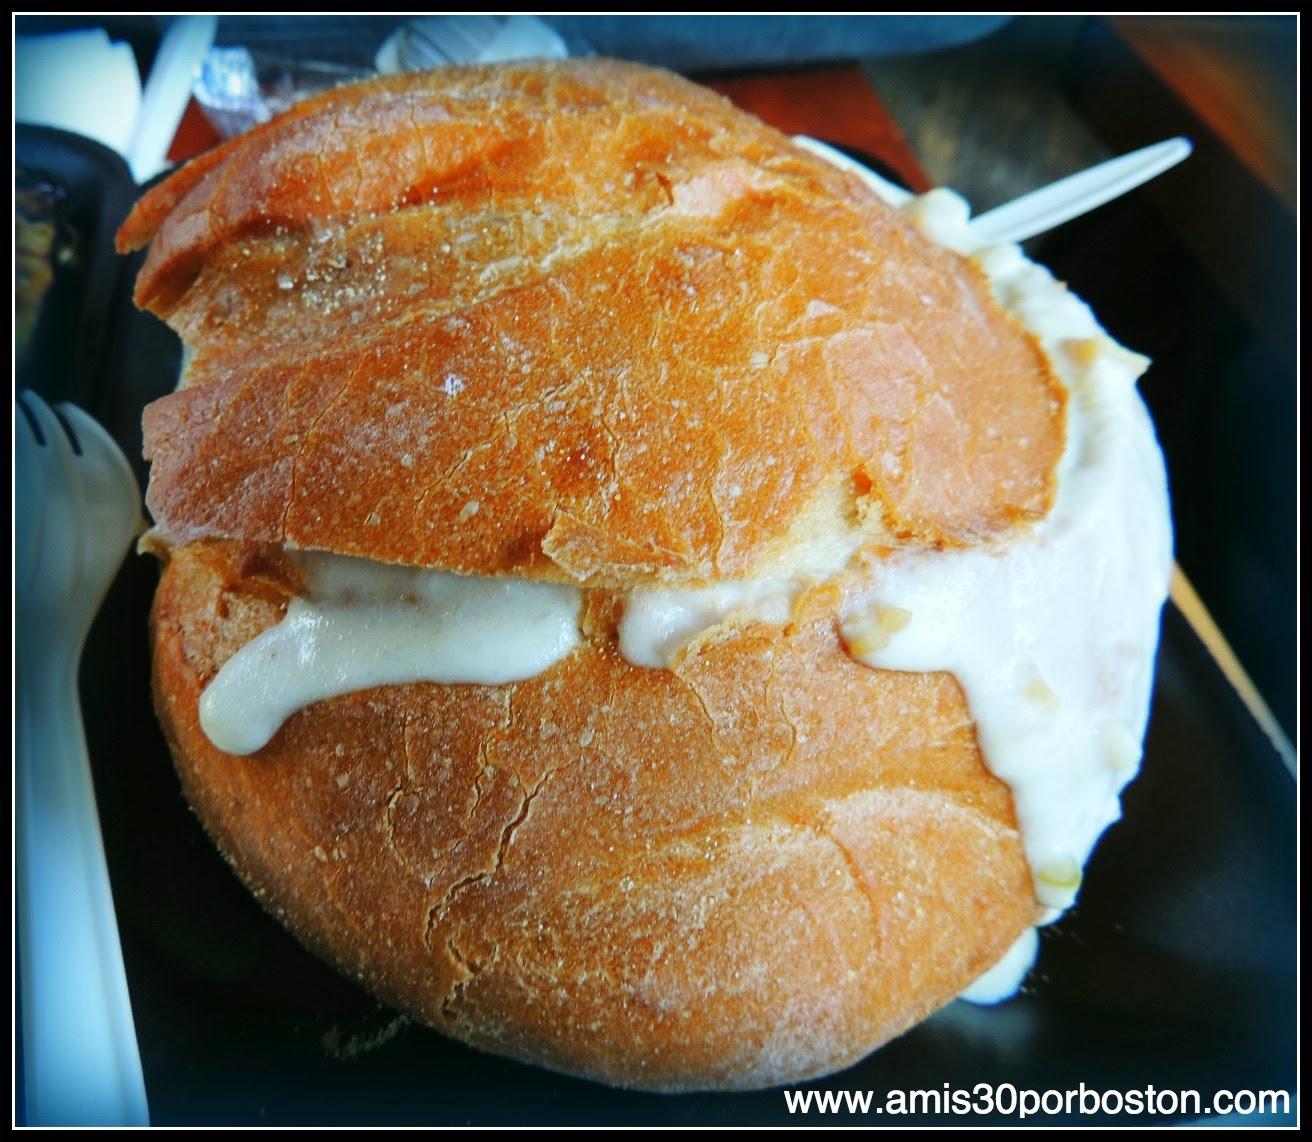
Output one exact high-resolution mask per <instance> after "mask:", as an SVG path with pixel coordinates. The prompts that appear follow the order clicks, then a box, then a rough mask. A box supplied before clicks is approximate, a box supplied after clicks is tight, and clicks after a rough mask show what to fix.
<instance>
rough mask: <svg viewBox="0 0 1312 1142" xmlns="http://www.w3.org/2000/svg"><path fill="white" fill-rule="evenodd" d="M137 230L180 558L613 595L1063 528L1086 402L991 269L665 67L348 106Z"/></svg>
mask: <svg viewBox="0 0 1312 1142" xmlns="http://www.w3.org/2000/svg"><path fill="white" fill-rule="evenodd" d="M147 242H149V243H150V252H149V255H148V257H147V260H146V264H145V268H144V270H143V272H142V275H141V277H140V279H139V282H138V287H137V297H138V300H139V302H141V303H142V304H143V305H147V306H149V307H150V308H152V309H154V310H155V311H156V312H157V313H159V314H160V315H161V316H162V317H164V318H166V319H167V320H168V321H169V322H170V323H171V324H172V325H173V326H174V327H175V328H176V329H177V330H178V331H179V333H180V334H181V335H182V337H183V339H184V340H185V341H186V342H187V343H188V345H189V346H190V347H191V349H192V350H194V354H195V355H194V359H193V360H192V363H191V365H190V367H189V371H188V375H187V378H186V383H185V386H184V387H183V388H182V389H181V390H180V391H179V392H177V393H175V394H172V395H170V396H168V397H166V398H165V399H163V400H161V401H159V402H157V403H156V404H154V405H152V406H151V407H150V409H149V410H148V411H147V415H146V424H145V430H146V448H147V453H148V455H149V456H150V457H151V459H152V460H153V473H152V480H151V490H150V495H149V503H150V507H151V510H152V512H153V513H154V516H155V518H156V521H157V522H158V524H159V525H160V526H161V528H162V529H163V530H164V531H165V532H166V533H167V534H168V535H169V536H170V537H171V538H172V539H173V540H174V541H175V542H189V541H191V540H193V539H196V538H200V537H202V536H226V537H232V538H247V539H256V540H261V541H268V542H275V543H285V544H289V545H292V546H298V547H304V548H324V549H329V550H336V551H340V552H343V553H348V554H355V555H365V556H369V557H372V558H375V559H380V560H384V561H388V562H395V563H407V564H413V565H417V566H435V567H444V568H447V569H450V570H455V571H462V572H470V573H481V574H519V575H527V576H537V577H551V578H557V579H567V580H573V581H577V582H586V583H590V584H599V585H609V586H622V585H625V584H628V583H631V582H633V581H637V580H645V581H662V582H705V581H711V580H714V579H720V578H741V577H745V576H748V575H753V574H763V573H767V572H768V573H776V572H777V571H778V570H779V568H781V567H782V568H784V569H787V568H788V567H789V566H791V565H792V564H793V563H795V562H796V558H797V556H798V553H799V552H800V551H803V550H804V549H805V548H806V546H807V545H809V544H811V543H812V542H813V541H814V539H815V537H816V536H817V535H820V534H824V535H826V536H829V537H832V536H833V535H834V534H835V533H839V532H846V533H850V534H851V536H852V537H854V538H855V539H859V540H865V541H874V542H880V543H884V544H887V545H891V546H896V545H900V544H917V545H934V546H952V545H961V544H968V543H975V542H983V541H988V540H990V539H993V538H996V537H998V536H1000V535H1002V534H1003V533H1005V532H1006V531H1007V530H1008V529H1009V528H1012V527H1013V526H1015V525H1017V524H1018V523H1023V522H1024V521H1029V520H1033V519H1035V518H1037V517H1039V516H1042V515H1043V514H1044V513H1045V512H1046V511H1047V510H1048V508H1049V506H1050V504H1051V498H1052V494H1053V488H1054V475H1053V474H1054V470H1055V467H1056V464H1057V461H1058V459H1059V457H1060V454H1061V450H1062V442H1063V414H1064V405H1063V402H1064V395H1063V390H1062V388H1061V386H1060V385H1059V384H1058V383H1057V382H1056V381H1055V380H1054V378H1053V376H1052V374H1051V371H1050V369H1049V367H1048V365H1047V363H1046V361H1045V359H1044V358H1043V356H1042V354H1041V353H1040V351H1039V350H1038V348H1037V346H1036V345H1035V344H1034V343H1033V341H1032V339H1031V338H1030V337H1029V335H1028V334H1026V333H1025V331H1024V330H1022V329H1021V328H1020V326H1019V325H1018V324H1017V323H1016V322H1015V321H1013V320H1012V319H1011V318H1010V317H1008V316H1007V315H1005V314H1003V313H1002V311H1001V310H1000V309H999V308H998V307H997V305H995V304H994V303H993V301H992V300H991V298H990V297H989V292H988V286H987V283H986V281H985V280H984V278H983V276H982V275H981V274H980V272H979V271H978V269H977V268H976V267H975V266H974V265H973V264H972V263H971V262H969V261H968V260H966V259H963V258H960V257H958V256H957V255H955V254H953V253H951V252H949V251H946V250H943V249H940V248H938V247H935V246H933V245H932V244H931V243H929V242H928V241H926V240H925V238H924V237H923V236H922V235H921V234H920V232H919V231H918V230H917V229H915V227H914V226H912V225H911V224H910V223H908V222H907V221H906V220H904V219H903V218H902V217H900V216H899V215H897V214H896V213H895V212H893V211H891V210H889V209H888V208H887V207H885V206H884V205H883V204H882V203H880V202H879V201H878V200H877V199H876V198H875V196H874V195H873V194H872V192H871V191H870V190H869V189H868V188H866V187H865V186H864V185H863V184H862V183H861V182H860V181H859V180H857V179H855V178H853V177H852V176H851V175H848V174H846V173H843V172H840V171H837V170H835V169H833V168H832V167H830V166H829V165H828V164H826V163H824V162H822V161H820V160H819V159H817V158H815V157H813V156H811V155H810V154H808V153H806V152H805V151H802V150H800V149H799V148H797V147H795V146H794V145H792V144H791V143H790V142H789V141H788V140H787V139H786V138H785V137H784V136H782V135H780V134H778V133H777V132H775V131H773V130H771V129H770V128H768V127H766V126H764V125H763V124H761V123H759V122H758V121H756V120H754V119H752V118H751V117H749V116H746V115H744V114H743V113H741V112H739V111H737V110H735V109H734V108H733V107H732V106H731V105H729V104H728V103H726V102H725V101H723V100H721V99H720V98H719V97H717V96H715V95H713V94H711V93H709V92H707V91H705V90H703V89H701V88H698V87H695V86H694V85H692V84H689V83H687V82H685V81H683V80H681V79H679V78H677V77H675V76H672V75H669V74H667V73H664V72H659V71H655V70H652V69H649V68H642V67H638V66H636V65H629V64H621V63H617V62H614V61H606V60H582V61H567V62H562V63H559V64H552V65H541V64H531V65H523V66H506V67H499V68H482V69H480V68H472V69H451V70H448V71H444V72H439V73H434V74H431V75H407V76H400V77H391V78H387V79H381V80H378V81H376V82H371V83H365V84H362V85H358V86H355V87H350V88H345V89H341V90H339V91H337V92H332V93H329V94H328V95H325V96H323V97H320V98H318V99H316V100H311V101H309V102H308V103H305V104H302V105H300V106H299V107H297V108H296V109H295V110H294V111H293V112H292V113H291V114H289V115H288V116H286V117H284V118H281V119H278V120H275V121H274V122H273V123H270V124H267V125H265V126H263V127H261V128H258V129H257V130H255V131H253V132H251V133H250V134H249V135H246V136H242V137H241V138H239V139H236V140H234V141H233V142H231V143H229V144H226V145H225V146H224V147H223V148H220V149H219V150H217V151H215V152H213V153H211V154H210V155H208V156H206V157H205V158H204V159H202V160H200V161H199V162H197V163H195V164H193V165H192V166H189V167H186V168H184V169H183V170H182V171H181V172H180V173H179V174H177V175H175V176H174V177H173V178H171V179H169V180H168V181H166V182H164V183H163V184H161V185H160V186H158V187H156V188H155V189H153V190H152V191H151V192H150V193H148V194H147V195H146V196H145V197H144V198H143V200H142V202H141V203H140V204H139V205H138V207H137V209H136V210H135V211H134V212H133V214H132V216H131V218H130V219H129V220H128V222H127V223H126V224H125V226H124V228H123V231H122V233H121V234H120V245H121V246H122V247H123V248H128V247H133V246H139V245H142V244H145V243H147ZM238 409H240V410H241V412H240V415H237V414H236V413H235V411H234V410H238Z"/></svg>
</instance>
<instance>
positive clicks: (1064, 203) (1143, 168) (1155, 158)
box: [970, 138, 1193, 242]
mask: <svg viewBox="0 0 1312 1142" xmlns="http://www.w3.org/2000/svg"><path fill="white" fill-rule="evenodd" d="M1192 151H1193V144H1191V143H1190V142H1189V140H1188V139H1184V138H1175V139H1167V140H1166V141H1165V142H1163V143H1154V144H1153V145H1152V146H1150V147H1144V148H1143V149H1142V150H1138V151H1132V152H1131V153H1130V154H1128V155H1121V157H1120V158H1116V159H1109V160H1108V161H1107V162H1105V163H1099V164H1098V165H1097V166H1096V167H1090V168H1089V169H1088V170H1085V171H1080V172H1079V173H1078V174H1073V175H1071V176H1069V177H1068V178H1063V179H1058V180H1057V181H1056V182H1054V183H1051V184H1049V185H1048V186H1045V187H1042V188H1040V189H1039V190H1034V191H1031V192H1030V193H1029V194H1022V195H1021V196H1020V197H1019V198H1017V199H1014V200H1013V201H1011V202H1008V203H1006V204H1005V205H1003V206H998V207H995V208H994V209H992V210H986V211H985V212H984V213H983V214H981V215H980V216H979V217H978V218H974V219H972V220H971V223H970V227H971V229H972V230H974V231H975V233H976V234H977V235H979V236H980V237H981V238H983V239H984V241H986V242H1024V241H1025V240H1026V239H1027V238H1033V237H1034V236H1035V235H1036V234H1042V233H1043V232H1044V231H1045V230H1051V229H1052V228H1053V227H1054V226H1060V225H1061V224H1062V223H1063V222H1069V221H1070V220H1071V219H1072V218H1078V217H1079V216H1080V215H1081V214H1087V213H1088V212H1089V211H1090V210H1093V209H1094V208H1096V207H1099V206H1102V205H1103V203H1105V202H1110V201H1111V200H1112V199H1113V198H1119V197H1120V196H1121V195H1122V194H1126V193H1128V192H1129V191H1131V190H1134V188H1135V187H1137V186H1142V185H1143V184H1144V183H1145V182H1147V181H1148V180H1149V179H1153V178H1156V177H1157V176H1158V175H1159V174H1161V173H1162V172H1163V171H1166V170H1170V169H1171V167H1173V166H1175V164H1176V163H1178V162H1180V161H1181V160H1183V159H1185V158H1188V156H1189V154H1190V153H1191V152H1192Z"/></svg>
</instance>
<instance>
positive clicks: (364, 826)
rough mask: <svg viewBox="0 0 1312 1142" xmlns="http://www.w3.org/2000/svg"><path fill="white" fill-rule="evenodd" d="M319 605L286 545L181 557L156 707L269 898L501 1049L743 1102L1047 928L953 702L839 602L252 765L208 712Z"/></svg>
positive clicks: (351, 699) (342, 722) (828, 1060)
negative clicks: (871, 652) (232, 667)
mask: <svg viewBox="0 0 1312 1142" xmlns="http://www.w3.org/2000/svg"><path fill="white" fill-rule="evenodd" d="M296 589H297V584H296V581H295V573H294V571H293V569H292V568H291V566H290V564H289V563H288V562H287V561H286V560H284V559H282V558H280V556H279V555H278V552H277V550H276V549H270V548H266V547H262V546H260V545H257V544H250V543H233V542H227V541H204V542H200V543H196V544H193V545H190V546H187V547H184V548H180V549H175V550H174V551H173V552H172V553H171V555H170V557H169V559H168V562H167V566H166V568H165V572H164V577H163V581H162V584H161V588H160V591H159V594H158V596H157V599H156V606H155V613H154V644H155V692H156V701H157V706H158V710H159V714H160V717H161V720H162V722H163V725H164V728H165V731H166V733H167V736H168V738H169V741H170V743H171V746H172V748H173V751H174V755H175V758H176V760H177V764H178V769H179V772H180V773H181V775H182V780H183V783H184V785H185V788H186V792H187V795H188V797H189V798H190V800H191V802H192V804H193V805H194V806H195V807H196V810H197V812H198V813H199V815H200V817H201V819H202V820H203V821H204V822H205V824H206V826H207V827H208V829H209V830H210V832H211V834H212V835H213V837H214V839H215V840H216V841H217V843H218V845H219V847H220V848H221V849H222V850H223V852H224V853H225V854H226V855H227V857H228V859H229V860H230V861H231V862H232V863H233V864H234V865H235V866H236V868H237V869H238V870H239V872H240V873H241V874H242V876H243V877H244V878H245V879H246V880H247V882H248V883H249V884H250V886H251V887H252V888H253V889H254V891H255V892H256V894H257V895H258V896H259V898H260V899H261V900H262V901H263V902H264V904H265V905H266V906H267V907H268V908H270V909H271V910H272V911H273V912H274V913H275V914H276V915H278V916H279V917H280V918H281V919H282V920H283V921H284V922H285V923H286V924H287V925H288V926H289V927H290V928H291V929H292V931H293V932H295V933H296V934H297V935H298V936H299V937H300V938H301V939H302V940H303V941H304V942H306V943H307V944H308V945H309V946H310V947H312V948H314V949H316V950H317V951H318V952H320V953H321V954H322V955H324V956H325V957H327V958H328V959H330V960H331V961H333V962H334V963H336V964H337V965H338V966H339V967H340V968H341V969H342V970H343V971H344V972H346V973H347V974H349V975H351V976H352V977H357V978H359V979H360V980H361V981H363V982H364V983H365V984H366V985H367V986H368V987H370V988H372V989H373V990H375V991H376V992H377V993H378V994H379V995H381V996H382V997H383V998H385V999H387V1000H389V1001H390V1002H392V1003H394V1004H397V1005H399V1006H400V1007H402V1008H404V1009H405V1010H408V1011H410V1012H412V1013H414V1014H415V1015H416V1016H418V1017H419V1018H421V1019H423V1020H425V1021H427V1022H430V1023H432V1024H433V1025H435V1026H436V1027H438V1028H440V1029H441V1030H443V1031H445V1032H447V1033H448V1034H450V1035H453V1036H455V1037H457V1038H460V1039H463V1040H465V1041H466V1042H468V1043H471V1044H473V1045H474V1046H477V1047H482V1048H487V1049H490V1050H493V1051H496V1052H499V1053H502V1054H506V1055H510V1056H512V1057H515V1058H519V1059H523V1060H527V1061H532V1062H536V1063H541V1064H544V1065H546V1066H549V1067H553V1068H556V1069H559V1070H562V1071H566V1072H569V1073H572V1074H577V1075H584V1076H588V1077H592V1078H596V1079H600V1080H604V1081H606V1082H610V1083H615V1084H619V1085H623V1086H631V1087H640V1088H648V1089H657V1090H682V1089H694V1088H695V1089H706V1088H722V1089H736V1088H750V1087H760V1086H766V1085H770V1084H773V1083H784V1082H796V1081H799V1080H800V1079H802V1078H805V1077H808V1076H811V1075H815V1074H820V1073H824V1072H827V1071H832V1070H835V1069H837V1068H839V1067H842V1066H844V1065H847V1064H849V1063H851V1062H854V1061H856V1060H857V1059H859V1058H860V1057H861V1056H862V1055H864V1054H865V1053H866V1052H868V1051H870V1050H872V1049H873V1048H875V1047H876V1046H878V1045H879V1044H881V1043H882V1042H884V1041H886V1040H887V1039H889V1038H890V1037H892V1036H894V1035H897V1034H898V1033H900V1032H901V1031H903V1030H905V1029H906V1028H907V1027H909V1026H910V1025H912V1024H913V1023H915V1022H917V1021H918V1020H920V1019H921V1018H923V1017H925V1016H926V1015H928V1014H929V1013H930V1012H932V1011H934V1010H935V1009H936V1008H938V1007H939V1006H941V1005H942V1004H944V1003H946V1002H947V1001H948V1000H950V999H951V998H952V997H953V996H955V995H956V994H957V993H958V992H959V991H960V990H961V989H962V988H963V987H964V986H965V985H966V984H967V983H969V982H970V981H971V980H972V979H973V978H974V977H975V976H977V975H978V974H980V972H982V971H983V970H984V969H985V968H987V967H988V966H990V965H991V964H992V963H993V962H994V961H995V960H997V959H998V958H999V957H1000V956H1001V955H1002V953H1003V952H1004V951H1005V950H1006V949H1007V948H1008V947H1009V946H1010V944H1011V943H1012V941H1014V940H1015V939H1016V938H1017V936H1018V935H1019V934H1020V933H1021V932H1022V931H1023V929H1024V928H1025V927H1026V926H1027V925H1029V924H1031V923H1032V922H1033V921H1034V919H1035V904H1034V901H1033V894H1032V888H1031V878H1030V872H1029V869H1028V866H1027V864H1026V861H1025V857H1024V854H1023V852H1022V849H1021V843H1020V838H1019V835H1018V833H1017V829H1016V824H1015V820H1014V816H1013V812H1012V807H1011V798H1010V794H1009V793H1008V791H1007V789H1006V787H1005V786H1004V785H1003V784H1002V783H1001V782H1000V781H998V780H997V779H996V778H994V777H993V776H991V775H990V774H989V773H988V772H987V771H986V770H985V769H984V767H983V765H982V764H981V761H980V757H979V753H978V749H977V746H976V741H975V732H974V727H973V725H972V722H971V720H970V717H969V714H968V712H967V709H966V706H965V702H964V699H963V697H962V695H961V691H960V689H959V687H958V686H957V684H956V683H955V682H954V681H953V680H952V678H951V677H950V676H948V675H943V674H923V675H919V674H901V673H890V672H883V671H876V670H871V669H869V668H867V667H864V666H860V665H858V664H857V663H855V662H854V661H852V659H851V658H850V657H849V656H848V655H847V654H846V653H845V652H844V651H843V649H842V647H841V646H840V644H839V642H838V638H837V635H836V632H835V630H834V618H833V614H834V598H833V592H834V590H836V588H835V587H833V586H829V587H822V588H817V589H815V590H813V591H810V592H808V593H807V594H805V595H804V596H803V597H802V599H801V600H800V601H799V603H798V605H797V607H796V609H795V612H794V617H793V621H792V622H791V623H790V624H789V625H788V626H787V627H780V626H770V625H765V624H758V625H754V626H750V627H747V628H743V629H736V630H731V629H717V630H712V631H711V632H709V633H708V634H707V635H706V636H704V637H703V638H702V639H701V640H699V641H698V642H697V643H696V644H694V646H693V647H692V648H691V649H690V650H689V651H688V653H687V654H686V655H685V656H684V657H683V659H682V660H681V661H680V662H679V664H678V666H677V668H676V669H674V670H671V671H666V670H646V669H641V668H638V667H634V666H631V665H629V664H628V663H626V662H625V661H623V660H622V659H621V658H620V657H619V656H618V654H617V652H616V650H615V646H614V632H613V629H612V626H613V621H614V617H615V610H616V605H617V604H616V602H615V600H614V597H613V596H611V595H609V594H608V593H605V592H601V591H596V592H589V593H588V597H587V598H588V601H587V604H586V607H585V614H586V622H585V627H586V630H587V634H586V638H585V641H584V643H583V645H582V646H581V647H580V648H579V649H578V650H577V651H576V652H574V653H573V654H572V655H571V656H570V657H569V658H567V659H566V660H564V661H562V662H560V663H558V664H557V665H556V666H554V667H552V668H551V669H550V670H548V671H547V672H546V673H544V674H542V675H540V676H538V677H536V678H532V679H529V680H528V681H524V682H517V683H513V684H510V685H506V686H499V687H486V686H436V685H413V686H402V687H388V688H386V689H380V690H374V691H366V692H362V693H356V694H353V695H350V696H347V697H344V698H336V699H332V700H329V701H327V702H323V703H320V704H318V705H316V706H312V707H310V708H308V709H306V710H304V711H302V712H301V713H299V714H297V715H295V716H294V717H292V718H291V719H290V720H289V721H288V722H287V723H286V724H285V725H284V726H283V728H282V730H281V731H280V732H279V733H278V735H277V736H276V737H275V738H274V740H273V741H272V742H271V743H270V744H269V746H267V747H266V748H265V749H264V750H262V751H260V752H259V753H258V754H255V755H253V756H251V757H232V756H229V755H226V754H223V753H220V752H219V751H218V750H217V749H215V747H214V746H213V745H212V744H211V743H210V742H209V740H208V739H207V738H206V737H205V736H204V734H203V733H202V731H201V729H200V726H199V724H198V716H197V703H198V699H199V696H200V693H201V690H202V689H203V687H204V686H205V685H206V684H207V683H208V682H209V681H210V679H211V678H212V677H213V676H214V674H215V672H216V670H217V669H218V667H219V666H220V665H221V663H222V662H223V661H224V660H225V659H226V658H227V657H228V656H229V655H230V654H231V653H233V652H234V651H235V650H236V649H237V648H238V647H240V646H241V645H243V644H244V643H245V642H246V641H247V640H249V639H250V638H251V637H253V636H254V635H255V634H256V633H258V632H259V631H261V630H263V629H264V628H266V627H267V626H268V625H270V624H271V623H273V622H275V621H277V619H278V618H279V617H280V615H281V613H282V610H283V607H284V606H285V604H286V602H287V600H288V599H289V598H290V596H291V595H292V593H293V592H294V591H295V590H296Z"/></svg>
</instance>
